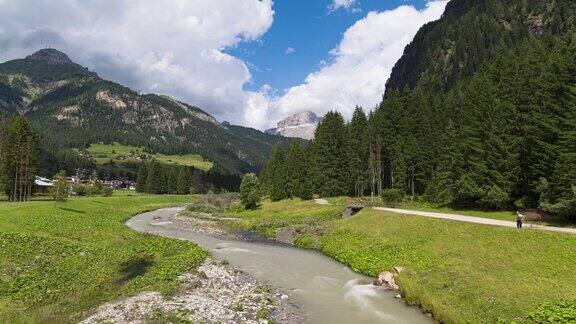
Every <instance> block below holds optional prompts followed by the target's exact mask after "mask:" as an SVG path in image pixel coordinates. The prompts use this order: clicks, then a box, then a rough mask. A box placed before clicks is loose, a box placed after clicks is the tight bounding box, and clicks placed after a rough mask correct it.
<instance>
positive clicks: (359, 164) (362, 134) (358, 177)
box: [348, 107, 370, 197]
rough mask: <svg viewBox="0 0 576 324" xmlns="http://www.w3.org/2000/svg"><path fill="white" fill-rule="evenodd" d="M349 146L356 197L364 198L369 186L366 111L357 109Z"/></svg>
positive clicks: (351, 175) (351, 127)
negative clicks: (367, 185)
mask: <svg viewBox="0 0 576 324" xmlns="http://www.w3.org/2000/svg"><path fill="white" fill-rule="evenodd" d="M348 133H349V135H348V137H349V141H348V145H349V149H348V150H349V152H350V177H351V180H352V181H353V182H354V195H356V196H357V197H361V196H364V193H365V190H366V184H367V174H368V159H369V151H370V149H369V145H370V138H369V136H370V135H369V131H368V120H367V117H366V114H365V113H364V110H363V109H362V108H361V107H356V109H355V110H354V114H353V115H352V120H351V121H350V124H349V125H348Z"/></svg>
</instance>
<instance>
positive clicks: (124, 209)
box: [0, 195, 207, 323]
mask: <svg viewBox="0 0 576 324" xmlns="http://www.w3.org/2000/svg"><path fill="white" fill-rule="evenodd" d="M190 201H192V198H191V197H189V196H142V195H137V196H127V195H124V196H114V197H110V198H100V197H98V198H78V199H71V200H69V201H67V202H53V201H35V202H29V203H19V204H16V203H8V202H0V322H55V323H56V322H74V321H77V320H80V319H82V317H83V316H84V315H86V314H85V311H87V310H89V309H91V308H93V307H95V306H97V305H100V304H102V303H103V302H105V301H109V300H113V299H116V298H118V297H120V296H124V295H130V294H134V293H136V292H139V291H145V290H155V291H161V292H163V293H168V294H169V293H172V292H175V290H176V289H177V287H178V282H177V276H178V275H179V274H181V273H184V272H186V271H190V270H192V269H196V267H197V266H198V265H199V264H201V263H202V261H203V260H204V258H205V257H206V256H207V253H206V252H205V251H203V250H201V249H200V248H199V247H197V246H196V245H194V244H191V243H187V242H183V241H177V240H171V239H165V238H161V237H157V236H151V235H144V234H139V233H137V232H134V231H132V230H130V229H129V228H127V227H126V226H124V222H125V221H126V220H127V219H129V218H130V217H131V216H133V215H135V214H137V213H140V212H143V211H146V210H153V209H157V208H160V207H164V206H170V205H174V204H181V203H186V202H190Z"/></svg>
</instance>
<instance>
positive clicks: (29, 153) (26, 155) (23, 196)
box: [0, 116, 38, 201]
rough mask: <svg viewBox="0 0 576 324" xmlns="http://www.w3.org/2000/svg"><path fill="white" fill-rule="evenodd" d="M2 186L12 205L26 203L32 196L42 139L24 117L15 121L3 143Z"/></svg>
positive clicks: (17, 117) (1, 145)
mask: <svg viewBox="0 0 576 324" xmlns="http://www.w3.org/2000/svg"><path fill="white" fill-rule="evenodd" d="M0 147H1V148H0V151H1V152H2V153H1V154H0V158H1V160H0V165H1V166H0V170H2V172H3V175H2V179H3V180H2V183H4V185H3V186H4V189H5V192H6V194H7V195H8V197H9V199H10V200H11V201H26V200H29V199H30V197H31V196H32V186H33V184H34V180H35V176H36V170H37V166H38V138H37V136H36V134H35V133H34V131H33V130H32V129H31V127H30V126H29V125H28V123H27V122H26V120H25V119H24V117H21V116H16V117H13V118H11V119H10V120H9V121H8V123H7V125H6V127H5V128H4V132H3V137H2V138H1V143H0Z"/></svg>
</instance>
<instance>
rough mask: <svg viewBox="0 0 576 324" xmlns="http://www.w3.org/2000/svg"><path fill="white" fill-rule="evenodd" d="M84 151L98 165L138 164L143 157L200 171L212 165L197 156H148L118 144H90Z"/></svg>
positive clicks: (137, 148) (139, 149)
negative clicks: (112, 163)
mask: <svg viewBox="0 0 576 324" xmlns="http://www.w3.org/2000/svg"><path fill="white" fill-rule="evenodd" d="M86 151H87V152H88V153H89V154H90V156H91V157H92V158H93V159H94V160H95V161H96V163H98V164H106V163H110V161H113V162H114V163H119V164H122V163H139V162H140V161H141V159H140V158H139V157H141V156H143V155H145V156H150V157H152V158H154V159H156V160H158V161H159V162H161V163H164V164H175V165H185V166H192V167H195V168H198V169H200V170H204V171H208V170H210V169H211V168H212V166H213V164H212V162H210V161H206V160H204V159H203V158H202V156H200V155H198V154H187V155H164V154H159V153H155V154H149V153H145V152H144V150H143V149H142V148H139V147H134V146H127V145H122V144H119V143H114V144H102V143H99V144H92V145H90V147H89V148H87V149H86Z"/></svg>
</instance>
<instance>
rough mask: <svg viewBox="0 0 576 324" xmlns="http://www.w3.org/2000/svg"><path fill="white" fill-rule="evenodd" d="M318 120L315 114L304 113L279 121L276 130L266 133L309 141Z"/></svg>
mask: <svg viewBox="0 0 576 324" xmlns="http://www.w3.org/2000/svg"><path fill="white" fill-rule="evenodd" d="M320 120H321V118H319V117H318V116H316V114H315V113H313V112H311V111H305V112H301V113H297V114H294V115H292V116H290V117H287V118H285V119H283V120H281V121H279V122H278V124H277V127H276V128H271V129H268V130H266V133H268V134H275V135H282V136H285V137H296V138H303V139H307V140H311V139H313V138H314V132H315V131H316V127H317V126H318V123H319V122H320Z"/></svg>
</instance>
